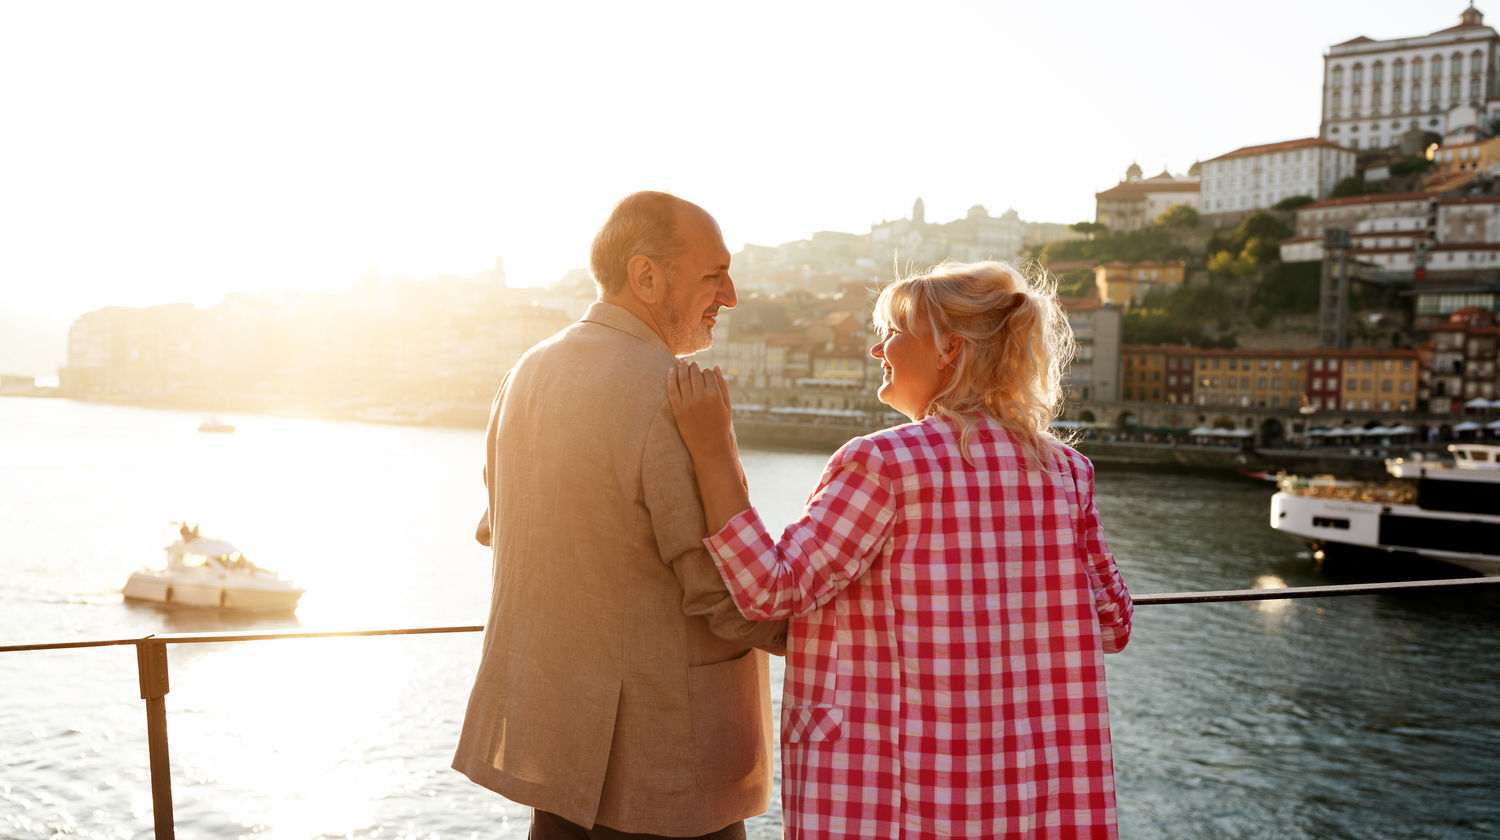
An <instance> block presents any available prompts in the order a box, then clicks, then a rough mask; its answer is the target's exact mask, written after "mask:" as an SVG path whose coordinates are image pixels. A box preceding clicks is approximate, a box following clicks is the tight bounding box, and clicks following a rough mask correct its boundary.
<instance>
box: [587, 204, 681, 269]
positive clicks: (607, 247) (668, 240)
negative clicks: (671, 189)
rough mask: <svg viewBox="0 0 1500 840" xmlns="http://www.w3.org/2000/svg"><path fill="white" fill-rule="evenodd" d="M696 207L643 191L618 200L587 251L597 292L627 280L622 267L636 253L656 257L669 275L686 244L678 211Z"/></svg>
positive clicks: (654, 258) (653, 258)
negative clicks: (680, 230)
mask: <svg viewBox="0 0 1500 840" xmlns="http://www.w3.org/2000/svg"><path fill="white" fill-rule="evenodd" d="M680 207H697V205H695V204H693V203H692V202H690V201H684V200H683V199H680V198H678V197H677V196H675V195H672V194H671V193H664V192H654V191H651V190H643V191H641V192H638V193H631V194H630V195H627V196H625V197H624V198H622V199H620V203H618V204H616V205H615V209H614V210H611V211H610V214H609V218H608V219H606V220H605V221H604V224H603V226H601V227H600V228H599V232H598V233H596V234H594V244H593V248H592V249H591V250H590V253H589V270H590V271H591V272H592V273H593V275H594V282H595V283H597V284H598V286H599V289H600V291H602V292H603V293H605V294H613V293H615V292H619V291H621V290H623V289H624V288H625V286H626V284H627V283H628V282H629V278H628V277H627V275H626V269H625V266H626V264H627V263H629V262H630V259H631V257H634V256H636V255H637V254H640V255H643V256H646V257H650V258H651V259H652V260H655V261H656V262H657V263H658V264H659V265H661V266H662V268H663V269H665V270H666V271H667V273H668V274H669V275H670V274H671V273H672V272H673V271H675V270H676V267H677V266H676V261H677V257H678V256H679V255H680V254H681V253H682V250H683V248H684V247H685V243H684V242H683V240H682V237H681V236H679V235H678V233H677V210H678V208H680Z"/></svg>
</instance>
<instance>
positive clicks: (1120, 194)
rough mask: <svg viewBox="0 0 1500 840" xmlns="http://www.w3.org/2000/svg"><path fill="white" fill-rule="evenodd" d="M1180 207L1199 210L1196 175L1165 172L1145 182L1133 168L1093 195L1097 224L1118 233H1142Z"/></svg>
mask: <svg viewBox="0 0 1500 840" xmlns="http://www.w3.org/2000/svg"><path fill="white" fill-rule="evenodd" d="M1179 204H1181V205H1185V206H1187V207H1191V208H1193V209H1194V210H1197V209H1198V208H1199V180H1198V178H1197V176H1196V175H1194V174H1188V175H1173V174H1171V173H1170V172H1162V173H1161V174H1160V175H1155V176H1152V177H1150V178H1144V179H1143V178H1141V168H1140V167H1139V166H1136V165H1135V164H1131V165H1130V168H1129V169H1128V170H1126V172H1125V180H1123V181H1121V182H1120V183H1118V184H1116V185H1115V186H1113V187H1110V188H1109V189H1107V190H1104V191H1103V192H1098V193H1094V221H1096V222H1098V223H1099V224H1102V225H1104V226H1105V227H1107V228H1109V229H1110V230H1111V231H1113V232H1115V233H1123V232H1126V231H1132V230H1140V229H1142V228H1145V227H1149V226H1150V225H1151V224H1153V223H1154V222H1155V221H1156V217H1157V216H1159V215H1161V214H1162V212H1163V211H1164V210H1166V209H1167V208H1169V207H1175V206H1177V205H1179Z"/></svg>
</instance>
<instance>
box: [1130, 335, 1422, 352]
mask: <svg viewBox="0 0 1500 840" xmlns="http://www.w3.org/2000/svg"><path fill="white" fill-rule="evenodd" d="M1434 329H1436V328H1434ZM1120 352H1121V353H1177V354H1179V355H1185V356H1223V357H1230V356H1233V357H1235V358H1245V357H1247V356H1248V357H1250V358H1259V357H1262V356H1264V357H1265V358H1268V359H1275V358H1283V359H1286V358H1302V359H1310V358H1314V357H1322V358H1327V357H1329V356H1339V357H1349V356H1353V357H1355V358H1364V357H1366V356H1368V357H1370V358H1372V359H1381V358H1386V359H1407V358H1412V359H1414V358H1416V356H1417V351H1415V350H1404V349H1403V350H1375V349H1368V348H1362V349H1346V350H1336V349H1333V348H1328V347H1321V348H1314V349H1311V350H1276V349H1267V350H1253V349H1245V348H1235V349H1233V350H1226V349H1221V348H1207V347H1179V346H1177V345H1172V344H1127V345H1125V346H1124V347H1121V348H1120Z"/></svg>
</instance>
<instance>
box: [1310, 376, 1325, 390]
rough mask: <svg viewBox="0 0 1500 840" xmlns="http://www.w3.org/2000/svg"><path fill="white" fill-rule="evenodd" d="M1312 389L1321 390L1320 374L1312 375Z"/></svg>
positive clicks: (1321, 378)
mask: <svg viewBox="0 0 1500 840" xmlns="http://www.w3.org/2000/svg"><path fill="white" fill-rule="evenodd" d="M1312 389H1313V390H1314V391H1321V390H1323V377H1321V376H1314V377H1313V381H1312Z"/></svg>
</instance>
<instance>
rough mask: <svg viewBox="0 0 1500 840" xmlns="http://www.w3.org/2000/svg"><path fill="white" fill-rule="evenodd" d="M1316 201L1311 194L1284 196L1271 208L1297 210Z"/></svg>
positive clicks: (1393, 170)
mask: <svg viewBox="0 0 1500 840" xmlns="http://www.w3.org/2000/svg"><path fill="white" fill-rule="evenodd" d="M1391 172H1392V173H1394V172H1395V169H1394V168H1393V169H1392V170H1391ZM1314 201H1317V199H1315V198H1313V197H1312V196H1310V195H1293V196H1288V197H1287V198H1283V199H1282V200H1280V201H1278V202H1276V203H1275V204H1273V205H1271V209H1272V210H1296V209H1297V208H1298V207H1304V206H1306V205H1308V204H1312V203H1313V202H1314Z"/></svg>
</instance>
